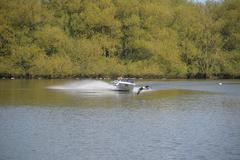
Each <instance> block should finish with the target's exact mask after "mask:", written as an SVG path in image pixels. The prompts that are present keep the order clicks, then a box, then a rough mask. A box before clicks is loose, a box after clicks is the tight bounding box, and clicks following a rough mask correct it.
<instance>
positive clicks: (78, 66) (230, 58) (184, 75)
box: [0, 0, 240, 79]
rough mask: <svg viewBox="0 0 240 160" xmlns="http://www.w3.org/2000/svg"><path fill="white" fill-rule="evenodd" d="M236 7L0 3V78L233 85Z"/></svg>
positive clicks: (238, 50)
mask: <svg viewBox="0 0 240 160" xmlns="http://www.w3.org/2000/svg"><path fill="white" fill-rule="evenodd" d="M239 20H240V5H239V0H221V1H220V0H219V1H214V0H208V1H206V2H205V3H197V2H195V1H191V0H168V1H166V0H130V1H128V0H11V1H8V0H1V1H0V79H4V78H6V79H11V78H24V79H39V78H42V79H55V78H104V77H105V78H116V77H119V76H123V77H135V78H143V79H149V78H154V79H162V78H163V79H164V78H167V79H175V78H177V79H239V78H240V21H239Z"/></svg>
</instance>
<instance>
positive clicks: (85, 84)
mask: <svg viewBox="0 0 240 160" xmlns="http://www.w3.org/2000/svg"><path fill="white" fill-rule="evenodd" d="M48 89H56V90H78V91H104V90H113V89H114V86H112V85H111V84H109V83H107V82H104V81H97V80H82V81H78V82H70V83H66V84H63V85H55V86H50V87H48Z"/></svg>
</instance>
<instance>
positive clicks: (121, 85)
mask: <svg viewBox="0 0 240 160" xmlns="http://www.w3.org/2000/svg"><path fill="white" fill-rule="evenodd" d="M113 85H114V86H115V87H116V90H117V91H133V88H134V86H135V83H130V82H124V81H114V82H113Z"/></svg>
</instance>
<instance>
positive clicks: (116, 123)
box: [0, 80, 240, 160]
mask: <svg viewBox="0 0 240 160" xmlns="http://www.w3.org/2000/svg"><path fill="white" fill-rule="evenodd" d="M221 82H222V83H223V84H222V85H219V84H218V83H219V81H169V82H168V81H139V82H137V84H139V86H141V85H150V86H151V87H152V90H151V91H149V92H143V93H141V94H140V95H139V96H137V95H136V93H135V92H133V93H127V92H115V91H112V90H111V87H112V86H111V85H109V83H108V82H103V81H88V80H87V81H69V80H68V81H65V80H14V81H9V80H2V81H0V97H1V98H0V124H1V125H0V157H1V158H0V159H4V160H5V159H6V160H8V159H11V160H32V159H35V160H38V159H39V160H45V159H46V160H48V159H59V160H61V159H62V160H65V159H70V160H74V159H83V160H85V159H90V160H99V159H102V160H108V159H109V160H112V159H120V160H128V159H150V160H155V159H167V160H170V159H189V160H192V159H203V160H204V159H213V160H226V159H228V160H231V159H240V123H239V122H240V99H239V97H240V81H230V80H229V81H221ZM136 89H137V88H136Z"/></svg>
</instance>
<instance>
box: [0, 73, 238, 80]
mask: <svg viewBox="0 0 240 160" xmlns="http://www.w3.org/2000/svg"><path fill="white" fill-rule="evenodd" d="M117 77H130V78H134V79H162V80H166V79H209V80H214V79H240V75H230V74H218V75H211V76H207V75H205V74H195V75H193V74H188V75H181V76H176V75H174V76H169V75H152V74H149V75H134V74H133V75H94V74H91V75H59V76H52V75H29V74H27V75H20V74H19V75H18V74H0V79H12V80H13V79H86V78H90V79H100V80H102V79H116V78H117Z"/></svg>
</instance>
